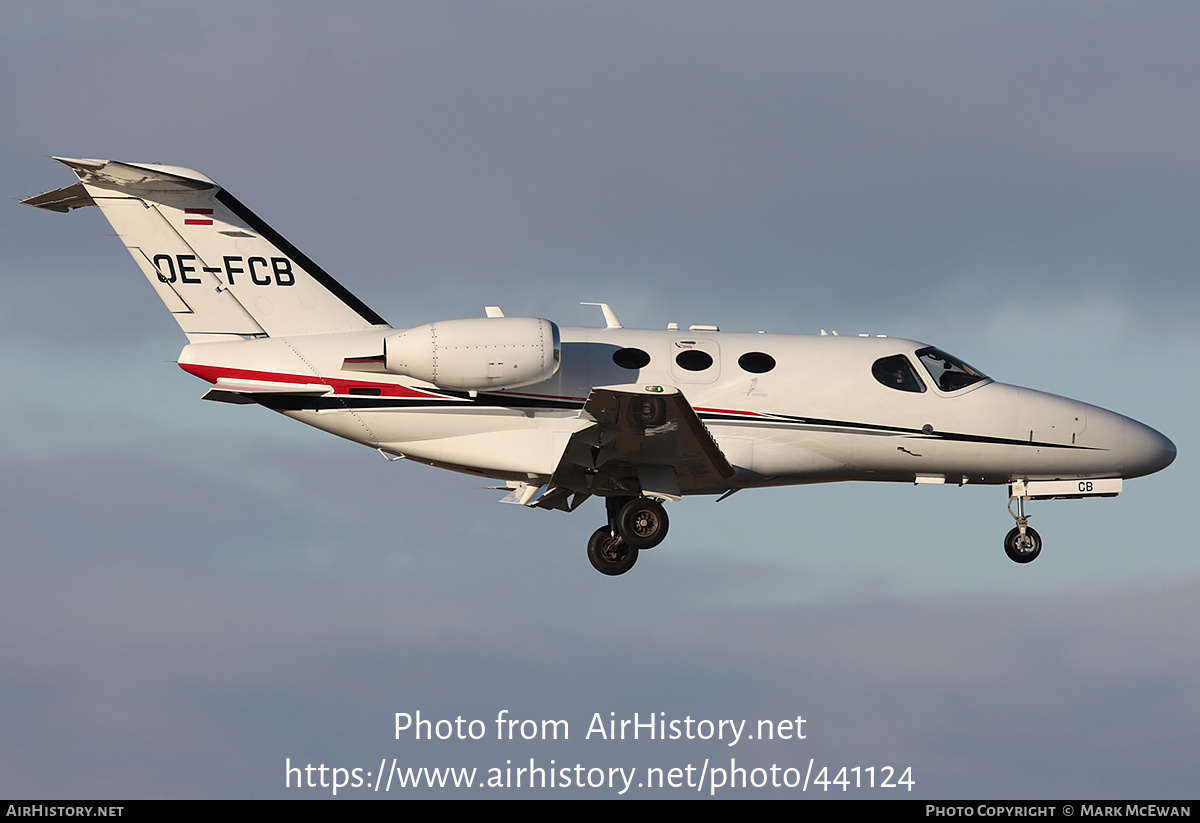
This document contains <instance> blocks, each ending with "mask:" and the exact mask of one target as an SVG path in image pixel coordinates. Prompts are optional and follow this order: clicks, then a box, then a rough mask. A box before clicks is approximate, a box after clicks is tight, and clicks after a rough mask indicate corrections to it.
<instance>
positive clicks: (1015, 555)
mask: <svg viewBox="0 0 1200 823" xmlns="http://www.w3.org/2000/svg"><path fill="white" fill-rule="evenodd" d="M1008 494H1009V497H1008V513H1009V514H1011V515H1012V517H1013V520H1016V521H1017V527H1016V528H1015V529H1013V530H1012V531H1010V532H1009V533H1008V534H1007V535H1006V536H1005V538H1004V553H1005V554H1007V555H1008V559H1009V560H1011V561H1013V562H1014V563H1032V562H1033V561H1034V560H1037V556H1038V555H1039V554H1041V553H1042V536H1041V535H1040V534H1038V533H1037V530H1036V529H1034V528H1033V527H1032V526H1030V525H1029V515H1027V514H1025V483H1024V482H1023V481H1014V482H1013V484H1012V485H1011V486H1009V487H1008ZM1013 503H1016V504H1017V510H1016V511H1013Z"/></svg>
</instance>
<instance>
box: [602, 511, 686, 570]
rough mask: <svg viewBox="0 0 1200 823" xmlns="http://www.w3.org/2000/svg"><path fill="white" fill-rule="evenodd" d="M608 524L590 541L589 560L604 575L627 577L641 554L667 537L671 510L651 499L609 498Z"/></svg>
mask: <svg viewBox="0 0 1200 823" xmlns="http://www.w3.org/2000/svg"><path fill="white" fill-rule="evenodd" d="M604 502H605V505H606V506H607V508H608V525H607V526H601V527H600V528H598V529H596V531H595V532H594V533H593V534H592V536H591V539H589V540H588V560H590V561H592V566H593V567H594V568H595V569H596V571H598V572H600V573H601V574H608V575H617V574H624V573H625V572H627V571H629V570H630V569H632V568H633V564H634V563H636V562H637V558H638V552H639V551H640V550H642V549H652V548H654V547H655V546H657V545H658V544H659V543H661V542H663V538H665V537H666V536H667V528H668V526H669V525H670V524H669V521H668V519H667V511H666V509H664V508H663V506H662V504H661V503H659V502H658V501H657V500H652V499H651V498H649V497H608V498H605V501H604Z"/></svg>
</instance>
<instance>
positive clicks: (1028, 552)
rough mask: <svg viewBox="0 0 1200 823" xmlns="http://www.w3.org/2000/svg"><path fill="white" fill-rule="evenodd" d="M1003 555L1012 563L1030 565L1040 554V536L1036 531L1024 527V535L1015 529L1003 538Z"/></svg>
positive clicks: (1018, 529)
mask: <svg viewBox="0 0 1200 823" xmlns="http://www.w3.org/2000/svg"><path fill="white" fill-rule="evenodd" d="M1004 553H1005V554H1007V555H1008V559H1009V560H1011V561H1013V562H1014V563H1032V562H1033V561H1034V560H1037V556H1038V555H1039V554H1041V553H1042V536H1041V535H1040V534H1038V533H1037V530H1036V529H1033V528H1032V527H1030V526H1026V527H1025V533H1024V534H1021V529H1020V528H1019V527H1018V528H1015V529H1013V530H1012V531H1010V532H1009V533H1008V536H1007V537H1005V538H1004Z"/></svg>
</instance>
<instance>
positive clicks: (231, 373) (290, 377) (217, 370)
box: [179, 363, 457, 400]
mask: <svg viewBox="0 0 1200 823" xmlns="http://www.w3.org/2000/svg"><path fill="white" fill-rule="evenodd" d="M179 368H181V369H183V370H184V371H185V372H187V373H188V374H194V375H195V376H196V377H199V378H200V379H201V380H207V381H208V382H209V383H216V382H217V380H218V379H220V378H222V377H227V378H230V379H232V380H263V381H266V382H270V383H295V384H297V385H312V384H313V383H323V384H324V385H326V386H329V387H330V388H332V389H333V390H334V392H336V393H337V394H349V393H350V389H379V392H380V395H381V396H383V397H416V398H423V399H427V400H457V398H454V397H446V396H445V395H441V394H432V393H431V392H427V391H422V390H421V389H414V388H412V387H410V386H402V385H400V384H399V383H377V382H368V381H365V380H341V379H338V378H335V377H317V376H315V375H314V376H311V377H308V376H305V375H300V374H287V373H284V372H271V371H255V370H253V369H231V368H228V367H226V366H205V365H202V364H199V363H180V364H179Z"/></svg>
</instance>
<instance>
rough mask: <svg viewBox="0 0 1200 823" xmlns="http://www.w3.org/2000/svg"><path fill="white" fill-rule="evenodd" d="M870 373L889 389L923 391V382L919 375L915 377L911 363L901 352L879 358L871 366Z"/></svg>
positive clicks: (915, 373)
mask: <svg viewBox="0 0 1200 823" xmlns="http://www.w3.org/2000/svg"><path fill="white" fill-rule="evenodd" d="M871 374H872V375H874V377H875V379H876V380H878V381H879V382H880V383H882V384H883V385H885V386H887V387H888V388H889V389H897V390H898V391H910V392H923V391H925V384H924V383H922V382H921V378H920V377H917V372H916V370H915V369H913V365H912V363H910V362H909V360H908V358H907V357H905V356H904V355H902V354H893V355H892V356H891V357H881V358H879V359H878V360H876V361H875V364H874V365H873V366H871Z"/></svg>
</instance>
